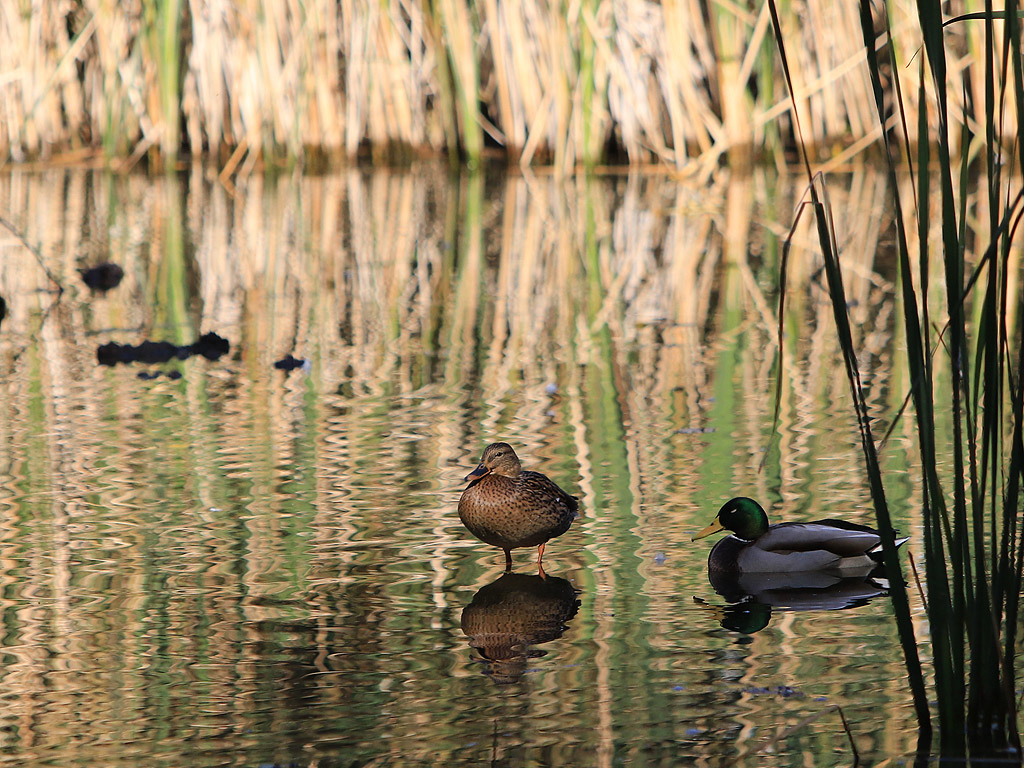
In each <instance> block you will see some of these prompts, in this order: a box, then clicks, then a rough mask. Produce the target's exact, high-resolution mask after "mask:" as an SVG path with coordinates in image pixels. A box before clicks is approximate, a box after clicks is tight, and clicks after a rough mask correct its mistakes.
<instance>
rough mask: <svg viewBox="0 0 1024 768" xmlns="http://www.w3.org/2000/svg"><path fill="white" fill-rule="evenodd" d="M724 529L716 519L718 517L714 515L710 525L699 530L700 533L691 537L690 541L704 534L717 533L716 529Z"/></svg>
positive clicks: (701, 537)
mask: <svg viewBox="0 0 1024 768" xmlns="http://www.w3.org/2000/svg"><path fill="white" fill-rule="evenodd" d="M724 530H725V526H724V525H722V524H721V523H720V522H719V521H718V518H717V517H716V518H715V519H714V521H713V522H712V523H711V525H709V526H708V527H707V528H705V529H704V530H703V531H701V532H700V533H698V534H697V535H695V536H694V537H693V538H692V539H690V541H696V540H697V539H703V538H704V537H705V536H710V535H711V534H712V533H717V532H718V531H724Z"/></svg>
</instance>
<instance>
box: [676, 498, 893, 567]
mask: <svg viewBox="0 0 1024 768" xmlns="http://www.w3.org/2000/svg"><path fill="white" fill-rule="evenodd" d="M722 530H728V531H732V534H733V535H731V536H726V537H725V538H724V539H722V540H721V541H719V542H718V543H717V544H715V546H714V547H712V549H711V554H710V555H709V556H708V570H709V571H711V572H713V573H715V572H718V573H733V574H739V573H793V572H797V571H829V572H833V573H841V574H844V575H858V574H867V573H870V572H871V570H872V569H874V568H875V567H876V566H878V565H879V564H880V563H881V562H882V537H881V535H880V534H879V533H878V531H876V530H875V529H873V528H868V527H867V526H866V525H857V524H856V523H848V522H846V521H845V520H817V521H815V522H813V523H776V524H775V525H771V526H769V525H768V516H767V515H766V514H765V513H764V510H763V509H762V508H761V505H760V504H758V503H757V502H756V501H754V500H753V499H748V498H746V497H743V496H741V497H739V498H736V499H731V500H730V501H727V502H726V503H725V504H724V505H723V506H722V508H721V509H720V510H718V515H716V516H715V519H714V521H712V523H711V525H709V526H708V527H707V528H705V529H704V530H703V531H701V532H700V533H698V534H697V535H696V536H694V537H693V539H692V540H693V541H696V540H697V539H703V538H704V537H705V536H710V535H711V534H712V533H715V532H716V531H722ZM907 538H909V537H907ZM906 540H907V539H906V538H904V539H897V540H896V546H897V547H898V546H899V545H900V544H902V543H903V542H905V541H906Z"/></svg>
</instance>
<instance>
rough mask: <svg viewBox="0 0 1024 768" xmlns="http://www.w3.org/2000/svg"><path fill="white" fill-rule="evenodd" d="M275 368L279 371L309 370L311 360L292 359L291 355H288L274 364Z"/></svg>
mask: <svg viewBox="0 0 1024 768" xmlns="http://www.w3.org/2000/svg"><path fill="white" fill-rule="evenodd" d="M274 367H275V368H277V370H279V371H294V370H295V369H296V368H305V369H308V368H309V360H306V359H305V358H302V357H292V356H291V355H288V357H286V358H284V359H283V360H278V361H277V362H276V363H274Z"/></svg>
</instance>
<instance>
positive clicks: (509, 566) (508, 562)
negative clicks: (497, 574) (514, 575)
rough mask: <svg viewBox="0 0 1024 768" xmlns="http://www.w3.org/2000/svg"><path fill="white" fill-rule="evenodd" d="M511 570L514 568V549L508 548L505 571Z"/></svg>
mask: <svg viewBox="0 0 1024 768" xmlns="http://www.w3.org/2000/svg"><path fill="white" fill-rule="evenodd" d="M511 570H512V550H511V549H506V550H505V573H508V572H509V571H511Z"/></svg>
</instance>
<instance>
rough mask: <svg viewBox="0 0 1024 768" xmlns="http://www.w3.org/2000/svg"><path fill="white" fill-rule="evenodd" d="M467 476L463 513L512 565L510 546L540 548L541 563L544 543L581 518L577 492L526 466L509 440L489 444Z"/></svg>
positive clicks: (479, 535) (478, 534)
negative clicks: (577, 514)
mask: <svg viewBox="0 0 1024 768" xmlns="http://www.w3.org/2000/svg"><path fill="white" fill-rule="evenodd" d="M466 479H467V480H470V481H471V482H470V484H469V487H468V488H466V490H465V491H463V493H462V498H461V499H459V517H460V518H461V519H462V522H463V524H464V525H465V526H466V527H467V528H468V529H469V532H470V533H472V534H473V535H474V536H476V537H477V538H478V539H480V540H481V541H483V542H484V543H486V544H490V545H491V546H492V547H499V548H501V549H503V550H504V551H505V567H506V568H507V569H511V567H512V555H511V550H513V549H519V548H520V547H539V550H538V556H537V564H538V565H540V564H541V560H542V558H543V556H544V544H545V543H546V542H547V541H549V540H550V539H553V538H555V537H557V536H561V535H562V534H563V533H565V532H566V531H567V530H569V526H570V525H571V524H572V521H573V520H574V519H575V518H576V511H577V509H578V508H579V504H578V502H577V500H576V497H575V496H570V495H569V494H568V493H566V492H565V491H563V490H562V489H561V488H559V487H558V486H557V485H555V483H553V482H552V481H551V480H549V479H548V478H547V477H546V476H544V475H542V474H541V473H540V472H529V471H525V470H523V468H522V466H521V465H520V463H519V457H518V456H516V452H515V451H514V450H512V446H510V445H509V444H508V443H493V444H491V445H489V446H487V448H486V449H485V450H484V455H483V457H482V458H481V459H480V464H479V465H478V466H477V468H476V469H474V470H473V471H472V472H470V473H469V475H467V476H466ZM542 570H543V568H542Z"/></svg>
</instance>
